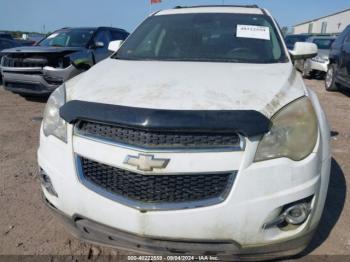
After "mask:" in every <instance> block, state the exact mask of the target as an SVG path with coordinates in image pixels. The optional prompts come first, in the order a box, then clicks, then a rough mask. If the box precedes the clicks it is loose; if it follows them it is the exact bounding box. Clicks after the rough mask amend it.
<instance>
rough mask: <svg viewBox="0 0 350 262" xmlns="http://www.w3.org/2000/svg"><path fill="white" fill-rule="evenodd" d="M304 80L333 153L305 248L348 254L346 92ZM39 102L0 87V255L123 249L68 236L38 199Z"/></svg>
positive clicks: (349, 99)
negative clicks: (318, 217) (322, 114)
mask: <svg viewBox="0 0 350 262" xmlns="http://www.w3.org/2000/svg"><path fill="white" fill-rule="evenodd" d="M306 84H307V85H308V86H310V87H311V88H312V89H313V90H315V91H316V92H317V94H318V96H319V98H320V100H321V103H322V105H323V107H324V108H325V111H326V113H327V116H328V119H329V121H330V124H331V127H332V147H333V156H334V159H333V163H332V175H331V181H330V189H329V195H328V198H327V203H326V208H325V212H324V214H323V218H322V221H321V224H320V227H319V230H318V232H317V234H316V236H315V238H314V239H313V241H312V243H311V245H310V246H309V248H308V249H307V251H306V252H305V254H306V255H307V254H313V255H349V256H350V226H349V225H350V205H349V204H350V203H349V201H350V200H349V199H350V198H349V197H350V193H349V191H348V190H347V183H348V184H349V183H350V158H349V156H350V92H345V91H344V92H339V93H328V92H326V91H325V90H324V87H323V85H324V84H323V81H320V80H306ZM44 106H45V103H44V102H43V101H28V100H25V99H24V98H23V97H21V96H18V95H15V94H12V93H10V92H7V91H4V90H3V88H2V87H0V255H22V254H23V255H74V256H78V255H90V256H91V255H102V254H105V255H108V256H109V255H112V256H118V255H119V254H123V253H119V252H118V251H115V250H112V249H108V248H101V247H98V246H93V245H90V244H86V243H83V242H80V241H78V240H76V239H74V238H73V237H72V236H71V235H70V234H68V233H67V232H66V231H65V230H64V227H63V226H62V225H61V224H60V223H59V222H58V221H57V220H56V219H55V218H54V217H53V216H52V215H51V214H50V213H49V212H48V209H47V208H46V207H45V206H44V204H43V203H42V201H41V196H40V188H39V181H38V179H37V177H36V172H37V163H36V150H37V147H38V135H39V127H40V119H39V120H38V118H40V117H41V116H42V113H43V109H44ZM348 258H349V259H350V257H348ZM304 259H305V257H304ZM0 260H1V259H0Z"/></svg>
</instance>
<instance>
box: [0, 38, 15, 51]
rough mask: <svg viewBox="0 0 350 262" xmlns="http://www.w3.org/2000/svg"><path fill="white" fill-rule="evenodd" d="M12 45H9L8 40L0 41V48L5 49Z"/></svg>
mask: <svg viewBox="0 0 350 262" xmlns="http://www.w3.org/2000/svg"><path fill="white" fill-rule="evenodd" d="M12 47H14V45H11V43H10V42H8V41H4V40H3V41H0V50H2V49H7V48H12Z"/></svg>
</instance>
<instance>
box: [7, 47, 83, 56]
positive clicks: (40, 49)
mask: <svg viewBox="0 0 350 262" xmlns="http://www.w3.org/2000/svg"><path fill="white" fill-rule="evenodd" d="M83 49H85V48H83V47H53V46H19V47H14V48H9V49H4V50H2V51H1V53H2V54H5V53H6V54H20V53H33V54H37V53H39V54H40V53H45V54H50V53H73V52H77V51H80V50H83Z"/></svg>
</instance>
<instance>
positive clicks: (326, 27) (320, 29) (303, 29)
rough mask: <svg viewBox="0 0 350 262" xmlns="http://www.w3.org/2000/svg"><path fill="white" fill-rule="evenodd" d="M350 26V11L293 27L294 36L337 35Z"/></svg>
mask: <svg viewBox="0 0 350 262" xmlns="http://www.w3.org/2000/svg"><path fill="white" fill-rule="evenodd" d="M349 24H350V9H346V10H344V11H341V12H337V13H334V14H330V15H327V16H324V17H320V18H317V19H314V20H311V21H306V22H304V23H301V24H297V25H295V26H293V34H305V33H310V34H312V33H313V34H336V33H341V32H342V31H343V30H344V29H345V28H346V27H347V26H348V25H349Z"/></svg>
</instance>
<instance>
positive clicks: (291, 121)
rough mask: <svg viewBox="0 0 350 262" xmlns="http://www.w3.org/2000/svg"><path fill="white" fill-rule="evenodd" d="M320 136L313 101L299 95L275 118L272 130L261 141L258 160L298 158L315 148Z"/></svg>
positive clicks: (305, 155) (256, 157)
mask: <svg viewBox="0 0 350 262" xmlns="http://www.w3.org/2000/svg"><path fill="white" fill-rule="evenodd" d="M317 138H318V124H317V117H316V114H315V111H314V108H313V106H312V103H311V101H310V100H309V99H308V98H307V97H303V98H300V99H298V100H296V101H294V102H292V103H290V104H288V105H287V106H285V107H284V108H282V109H281V110H280V111H279V112H277V114H276V115H275V116H274V117H273V118H272V127H271V129H270V132H269V133H267V134H265V135H264V137H263V138H262V140H261V141H260V143H259V145H258V149H257V152H256V155H255V160H254V161H255V162H258V161H264V160H269V159H274V158H280V157H287V158H290V159H292V160H295V161H300V160H302V159H304V158H306V157H307V156H308V155H309V154H311V152H312V151H313V149H314V147H315V145H316V142H317Z"/></svg>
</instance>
